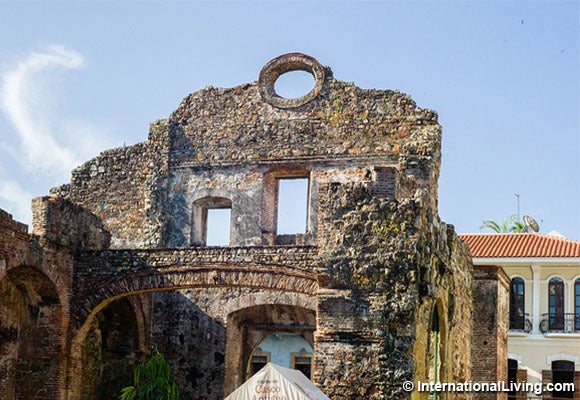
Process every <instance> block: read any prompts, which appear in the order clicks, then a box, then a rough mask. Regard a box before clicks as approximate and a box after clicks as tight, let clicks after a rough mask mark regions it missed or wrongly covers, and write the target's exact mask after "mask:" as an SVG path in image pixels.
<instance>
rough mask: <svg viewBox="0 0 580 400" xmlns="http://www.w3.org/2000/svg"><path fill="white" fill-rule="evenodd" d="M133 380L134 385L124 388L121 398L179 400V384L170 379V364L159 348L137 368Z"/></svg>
mask: <svg viewBox="0 0 580 400" xmlns="http://www.w3.org/2000/svg"><path fill="white" fill-rule="evenodd" d="M133 380H134V385H133V386H127V387H125V388H123V390H122V392H121V397H120V399H121V400H133V399H143V400H179V390H178V389H177V385H176V384H175V382H171V380H170V371H169V364H168V363H167V361H166V360H165V357H163V355H162V354H161V353H160V352H159V350H155V353H154V354H153V355H152V356H151V358H149V360H147V361H145V362H144V363H141V364H139V365H138V366H137V367H136V368H135V372H134V373H133Z"/></svg>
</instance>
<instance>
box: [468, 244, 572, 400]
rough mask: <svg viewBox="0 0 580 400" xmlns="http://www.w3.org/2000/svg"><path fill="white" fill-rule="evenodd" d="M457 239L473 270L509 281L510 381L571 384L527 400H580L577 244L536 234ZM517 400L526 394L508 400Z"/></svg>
mask: <svg viewBox="0 0 580 400" xmlns="http://www.w3.org/2000/svg"><path fill="white" fill-rule="evenodd" d="M460 237H461V238H462V239H463V240H464V241H465V242H467V244H468V245H469V248H470V250H471V253H472V255H473V264H474V265H496V266H501V267H502V268H503V269H504V271H505V272H506V274H507V275H508V276H509V277H510V294H509V296H510V298H509V326H510V329H509V332H508V353H509V354H508V360H506V362H507V363H508V376H509V380H511V381H516V380H517V381H525V382H530V383H539V382H543V383H544V384H547V383H561V382H574V383H575V391H574V392H572V391H565V390H563V391H554V392H546V391H544V393H543V394H542V395H538V394H534V393H528V395H527V396H528V398H537V399H540V398H541V399H569V398H573V399H580V241H575V240H570V239H566V238H563V237H562V236H552V235H543V234H539V233H510V234H467V235H460ZM520 398H526V395H525V394H524V393H519V394H517V393H511V394H510V395H509V396H508V399H520Z"/></svg>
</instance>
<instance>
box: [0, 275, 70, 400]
mask: <svg viewBox="0 0 580 400" xmlns="http://www.w3.org/2000/svg"><path fill="white" fill-rule="evenodd" d="M60 289H61V290H59V286H57V284H56V283H55V282H54V280H53V279H51V277H50V276H48V275H47V274H46V273H45V271H43V270H42V269H41V268H37V267H34V266H29V265H19V266H14V267H12V268H10V269H8V270H6V271H5V272H4V273H3V274H2V278H1V279H0V302H2V303H3V304H5V303H4V300H8V301H7V303H8V304H6V307H7V308H9V309H10V311H11V312H8V311H7V312H6V313H5V314H6V315H4V317H7V318H8V319H9V321H10V322H9V324H7V325H6V324H4V323H3V322H4V321H0V325H5V326H6V328H7V329H6V331H5V332H2V334H6V337H4V338H3V339H4V341H5V343H9V342H10V341H11V336H12V335H11V334H12V333H15V332H14V331H17V332H18V333H17V336H15V337H14V339H16V340H17V343H18V344H17V345H16V346H15V349H16V351H15V352H14V353H13V354H12V357H8V362H10V361H11V360H10V358H12V360H13V361H15V362H16V363H17V367H16V368H14V369H13V371H20V372H21V373H16V375H14V376H13V377H12V378H13V379H10V377H9V378H8V379H7V380H5V381H4V382H2V383H3V384H4V385H6V386H4V385H2V384H0V392H2V393H5V392H6V395H7V396H9V397H11V396H15V398H20V397H23V398H24V397H26V398H30V399H36V398H40V397H39V396H42V395H41V394H39V393H43V394H45V395H48V396H49V397H53V398H61V394H62V387H61V385H60V382H61V381H63V380H64V377H65V375H66V373H65V372H66V363H67V359H66V355H65V348H66V343H65V337H66V335H65V331H66V328H67V325H68V315H67V310H66V308H65V304H68V301H66V298H63V290H62V288H60ZM3 296H7V297H6V298H3ZM11 299H12V302H11V301H10V300H11ZM65 302H66V303H65ZM63 303H65V304H63ZM1 319H3V318H0V320H1ZM3 350H4V348H2V346H0V353H1V352H2V351H3ZM4 355H5V354H0V356H4ZM8 369H9V370H10V369H11V368H10V367H9V368H8ZM23 372H25V376H26V378H25V379H24V380H23V379H22V376H23V374H22V373H23ZM11 386H12V387H11ZM12 391H14V392H13V393H12Z"/></svg>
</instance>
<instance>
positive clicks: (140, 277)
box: [73, 266, 318, 328]
mask: <svg viewBox="0 0 580 400" xmlns="http://www.w3.org/2000/svg"><path fill="white" fill-rule="evenodd" d="M206 287H249V288H257V289H271V290H278V291H282V292H294V293H304V294H310V295H314V294H315V293H316V291H317V289H318V282H317V280H316V278H315V276H314V275H313V274H309V273H306V272H299V271H295V270H294V271H293V270H291V269H289V268H265V267H256V268H251V267H248V266H244V267H221V268H220V267H213V268H212V267H207V268H195V269H178V270H173V271H166V272H164V273H160V272H157V271H156V270H151V271H150V272H149V273H142V274H132V275H131V274H127V275H125V276H120V277H116V278H115V279H114V280H110V281H107V282H102V283H101V284H100V285H99V287H98V289H96V290H92V291H91V293H90V294H87V295H86V296H83V297H84V298H83V299H82V300H81V301H79V302H78V303H77V304H75V306H74V310H73V322H74V324H75V326H76V327H77V328H80V327H81V326H82V325H83V324H84V323H85V321H86V320H87V319H88V318H89V316H90V315H94V314H95V313H97V312H99V311H100V310H102V309H103V308H104V307H105V306H106V305H107V304H108V303H110V302H111V301H113V300H116V299H118V298H121V297H125V296H128V295H130V294H138V293H146V292H158V291H167V290H177V289H188V288H206Z"/></svg>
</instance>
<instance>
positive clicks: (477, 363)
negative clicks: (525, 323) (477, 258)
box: [471, 265, 509, 400]
mask: <svg viewBox="0 0 580 400" xmlns="http://www.w3.org/2000/svg"><path fill="white" fill-rule="evenodd" d="M473 276H474V279H473V316H474V320H473V336H472V346H471V358H472V360H473V361H472V362H473V374H472V379H473V382H498V381H504V382H506V381H507V360H508V355H507V331H508V305H509V277H508V276H507V275H506V274H505V272H504V271H503V269H502V268H501V267H499V266H495V265H491V266H487V265H486V266H482V265H476V266H474V268H473ZM506 398H507V395H506V393H474V394H473V399H474V400H484V399H485V400H489V399H502V400H505V399H506Z"/></svg>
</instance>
